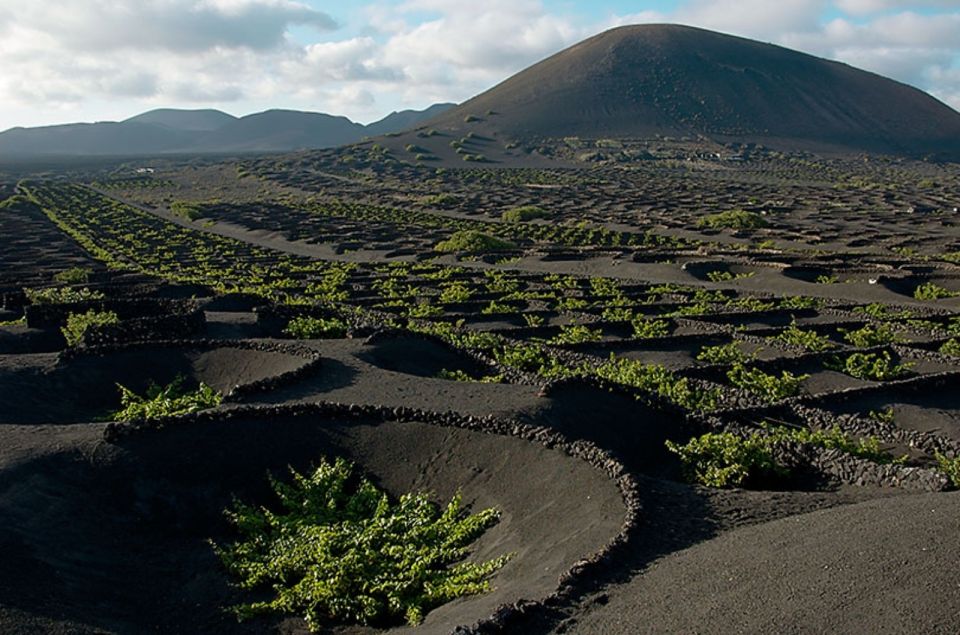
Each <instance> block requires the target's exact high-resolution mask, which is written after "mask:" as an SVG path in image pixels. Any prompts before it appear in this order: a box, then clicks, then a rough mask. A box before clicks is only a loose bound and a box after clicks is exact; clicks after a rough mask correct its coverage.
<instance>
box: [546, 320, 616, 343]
mask: <svg viewBox="0 0 960 635" xmlns="http://www.w3.org/2000/svg"><path fill="white" fill-rule="evenodd" d="M602 339H603V331H602V330H601V329H591V328H588V327H586V326H584V325H583V324H572V325H566V326H561V327H560V332H559V333H557V334H556V335H554V336H553V337H552V338H550V340H548V343H550V344H583V343H584V342H599V341H600V340H602Z"/></svg>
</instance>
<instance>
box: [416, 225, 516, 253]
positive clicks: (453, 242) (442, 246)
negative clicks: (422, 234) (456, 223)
mask: <svg viewBox="0 0 960 635" xmlns="http://www.w3.org/2000/svg"><path fill="white" fill-rule="evenodd" d="M515 248H516V245H514V244H513V243H511V242H509V241H506V240H503V239H502V238H497V237H495V236H490V235H489V234H484V233H483V232H479V231H476V230H474V229H465V230H461V231H458V232H454V233H453V234H452V235H451V236H450V238H448V239H447V240H444V241H441V242H439V243H437V246H436V247H434V249H436V250H437V251H439V252H443V253H451V252H462V253H468V254H485V253H489V252H491V251H504V250H506V249H515Z"/></svg>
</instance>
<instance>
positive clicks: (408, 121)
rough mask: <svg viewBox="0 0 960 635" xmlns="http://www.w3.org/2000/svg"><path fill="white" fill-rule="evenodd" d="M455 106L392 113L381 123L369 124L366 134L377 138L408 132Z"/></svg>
mask: <svg viewBox="0 0 960 635" xmlns="http://www.w3.org/2000/svg"><path fill="white" fill-rule="evenodd" d="M455 106H456V104H434V105H432V106H430V107H429V108H427V109H426V110H401V111H399V112H392V113H390V114H389V115H387V116H386V117H384V118H383V119H381V120H380V121H374V122H373V123H370V124H367V129H366V131H365V134H366V135H368V136H376V135H382V134H388V133H391V132H398V131H400V130H407V129H409V128H413V127H414V126H416V125H418V124H419V123H421V122H423V121H425V120H427V119H430V118H431V117H435V116H437V115H439V114H441V113H443V112H446V111H447V110H450V109H451V108H454V107H455Z"/></svg>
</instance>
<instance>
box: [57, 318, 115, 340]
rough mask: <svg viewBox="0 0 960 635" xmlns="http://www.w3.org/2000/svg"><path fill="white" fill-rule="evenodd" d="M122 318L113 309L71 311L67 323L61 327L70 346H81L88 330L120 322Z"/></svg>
mask: <svg viewBox="0 0 960 635" xmlns="http://www.w3.org/2000/svg"><path fill="white" fill-rule="evenodd" d="M119 323H120V318H118V317H117V314H116V313H114V312H113V311H94V310H93V309H90V310H89V311H87V312H86V313H71V314H69V315H68V316H67V324H66V325H65V326H63V327H61V329H60V332H61V333H63V337H64V338H65V339H66V340H67V345H68V346H80V344H82V343H83V336H84V335H86V333H87V330H88V329H90V328H93V327H97V326H108V325H111V324H119Z"/></svg>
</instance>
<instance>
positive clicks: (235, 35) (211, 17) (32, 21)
mask: <svg viewBox="0 0 960 635" xmlns="http://www.w3.org/2000/svg"><path fill="white" fill-rule="evenodd" d="M8 15H9V17H8V22H10V21H12V22H15V23H16V24H17V25H19V26H20V27H21V28H23V29H27V30H30V31H33V32H35V33H38V34H45V35H49V36H51V37H53V38H54V39H56V41H57V42H58V43H60V44H61V45H62V46H63V47H64V48H67V49H70V50H82V51H98V52H103V51H110V50H114V49H136V50H141V51H142V50H146V49H165V50H168V51H173V52H175V53H180V52H183V51H198V50H206V49H209V48H211V47H214V46H223V47H247V48H252V49H261V50H262V49H269V48H273V47H276V46H278V45H280V44H282V43H283V41H284V34H285V32H286V31H287V29H288V28H289V27H290V25H308V26H312V27H314V28H317V29H322V30H330V29H333V28H335V27H336V24H335V22H334V21H333V19H332V18H330V16H328V15H327V14H325V13H323V12H320V11H317V10H315V9H312V8H310V7H308V6H307V5H304V4H301V3H299V2H291V1H289V0H111V1H109V2H107V1H102V0H71V2H60V3H56V4H55V5H54V6H52V7H51V6H49V4H47V3H43V2H24V3H21V4H20V6H19V7H18V8H17V9H16V10H9V11H8Z"/></svg>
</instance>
